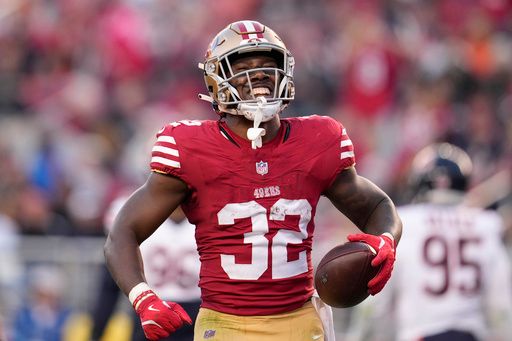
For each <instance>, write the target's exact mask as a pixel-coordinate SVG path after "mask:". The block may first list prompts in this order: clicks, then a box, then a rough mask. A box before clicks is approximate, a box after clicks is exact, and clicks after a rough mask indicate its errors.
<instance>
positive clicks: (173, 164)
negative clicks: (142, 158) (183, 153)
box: [151, 156, 181, 168]
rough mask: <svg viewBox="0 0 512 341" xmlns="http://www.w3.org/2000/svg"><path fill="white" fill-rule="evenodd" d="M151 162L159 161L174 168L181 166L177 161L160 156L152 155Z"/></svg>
mask: <svg viewBox="0 0 512 341" xmlns="http://www.w3.org/2000/svg"><path fill="white" fill-rule="evenodd" d="M151 162H156V163H161V164H162V165H166V166H171V167H174V168H181V165H180V163H179V162H178V161H174V160H169V159H166V158H163V157H160V156H153V157H152V158H151Z"/></svg>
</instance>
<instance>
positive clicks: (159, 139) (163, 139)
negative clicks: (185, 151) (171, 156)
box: [156, 135, 176, 144]
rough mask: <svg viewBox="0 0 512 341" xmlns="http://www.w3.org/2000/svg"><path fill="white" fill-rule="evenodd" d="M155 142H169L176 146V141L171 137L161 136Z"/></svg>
mask: <svg viewBox="0 0 512 341" xmlns="http://www.w3.org/2000/svg"><path fill="white" fill-rule="evenodd" d="M156 140H157V142H169V143H172V144H176V140H175V139H174V137H172V136H167V135H162V136H158V138H157V139H156Z"/></svg>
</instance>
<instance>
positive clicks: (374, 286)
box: [347, 233, 396, 295]
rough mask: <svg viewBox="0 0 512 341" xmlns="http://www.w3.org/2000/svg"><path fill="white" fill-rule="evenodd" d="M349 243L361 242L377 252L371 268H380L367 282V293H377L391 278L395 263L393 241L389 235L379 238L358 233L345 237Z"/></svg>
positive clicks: (384, 234)
mask: <svg viewBox="0 0 512 341" xmlns="http://www.w3.org/2000/svg"><path fill="white" fill-rule="evenodd" d="M347 239H348V240H349V241H351V242H363V243H366V244H368V245H370V246H371V247H373V248H374V249H375V250H376V251H377V255H375V258H374V259H373V260H372V266H373V267H378V266H381V268H380V270H379V272H378V273H377V274H376V275H375V277H373V278H372V279H371V280H370V281H369V282H368V292H369V293H370V294H371V295H375V294H377V293H379V292H380V291H381V290H382V289H383V288H384V286H385V285H386V283H387V281H388V280H389V278H390V277H391V272H392V271H393V265H394V263H395V253H396V251H395V240H394V238H393V236H392V235H391V233H383V234H381V235H380V236H375V235H373V234H366V233H359V234H351V235H348V236H347Z"/></svg>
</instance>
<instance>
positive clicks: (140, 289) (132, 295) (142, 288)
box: [128, 282, 151, 305]
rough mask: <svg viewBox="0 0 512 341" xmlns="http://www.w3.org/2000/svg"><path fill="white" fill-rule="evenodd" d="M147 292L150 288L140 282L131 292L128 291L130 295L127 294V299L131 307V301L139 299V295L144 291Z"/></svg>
mask: <svg viewBox="0 0 512 341" xmlns="http://www.w3.org/2000/svg"><path fill="white" fill-rule="evenodd" d="M148 290H151V288H150V287H149V285H148V284H147V283H146V282H140V283H139V284H137V285H136V286H134V287H133V288H132V290H130V293H129V294H128V299H129V300H130V303H131V304H132V305H133V301H135V299H136V298H137V297H139V295H140V294H142V293H143V292H144V291H148Z"/></svg>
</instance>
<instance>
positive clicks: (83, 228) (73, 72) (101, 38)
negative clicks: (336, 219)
mask: <svg viewBox="0 0 512 341" xmlns="http://www.w3.org/2000/svg"><path fill="white" fill-rule="evenodd" d="M240 19H254V20H259V21H261V22H263V23H264V24H267V25H269V26H270V27H272V28H273V29H274V30H275V31H276V32H279V34H280V35H281V36H282V37H283V39H284V41H285V42H286V44H287V46H288V48H289V49H290V50H291V51H292V53H293V54H294V56H295V59H296V88H297V95H296V100H295V102H294V103H293V105H291V106H290V108H289V109H288V110H287V111H286V112H285V116H287V115H293V116H296V115H307V114H315V113H317V114H323V115H331V116H333V117H336V118H337V119H339V120H340V121H341V122H343V124H344V125H345V126H346V127H347V130H348V132H349V134H350V135H351V138H352V140H353V141H354V144H355V150H356V155H357V160H358V171H359V173H361V174H362V175H364V176H366V177H368V178H370V179H372V180H373V181H375V182H376V183H378V184H379V185H380V186H382V187H383V188H384V189H385V190H387V191H388V193H390V194H391V195H392V197H393V199H394V200H395V201H396V202H397V203H401V201H403V200H405V198H404V193H405V190H404V189H405V182H406V181H405V178H406V177H405V175H406V174H405V173H406V169H407V166H408V162H409V161H410V158H411V156H412V155H413V154H414V153H415V152H416V151H417V150H419V149H420V148H421V147H423V146H425V145H427V144H429V143H431V142H433V141H441V140H443V141H449V142H452V143H454V144H456V145H458V146H461V147H462V148H463V149H465V150H466V151H467V152H468V153H469V154H470V155H471V156H472V157H473V158H474V160H475V166H476V167H475V176H474V178H473V182H474V184H473V185H477V184H480V183H482V182H483V181H485V180H487V179H489V178H490V177H491V176H493V175H495V174H498V173H499V172H500V171H505V172H507V174H508V173H509V171H510V169H511V168H512V165H511V161H512V158H511V156H512V81H511V80H512V78H511V77H512V62H511V61H512V2H511V1H509V0H437V1H432V0H429V1H426V0H423V1H422V0H388V1H385V0H382V1H369V0H363V1H361V0H344V1H336V0H325V1H306V0H293V1H291V0H290V1H271V0H244V1H229V0H216V1H214V2H209V1H202V0H187V1H167V0H124V1H121V0H9V1H7V2H3V3H2V6H1V8H0V51H1V53H0V54H1V55H0V160H1V162H0V214H1V215H2V216H3V217H4V218H5V219H10V220H12V225H13V226H17V227H16V228H17V229H18V231H19V232H21V233H22V234H37V235H102V234H103V226H102V218H103V214H104V211H105V209H106V207H108V204H109V203H110V201H111V200H112V199H113V198H114V197H115V196H116V195H117V193H119V192H120V191H122V189H123V188H125V187H126V186H133V185H136V184H140V183H141V182H142V181H144V176H145V174H147V172H148V164H147V160H148V158H149V148H150V146H151V141H152V138H153V136H154V134H155V133H156V131H157V130H158V129H159V128H160V127H161V126H162V125H163V124H165V123H167V122H171V121H175V120H180V119H215V118H216V115H215V113H214V112H213V110H212V109H211V107H210V106H209V104H208V103H206V102H201V101H199V100H198V98H197V94H198V93H200V92H204V91H205V90H204V84H203V78H202V75H201V72H200V70H199V69H198V68H197V63H198V62H201V61H202V58H203V56H204V52H205V49H206V46H207V44H208V42H209V41H210V40H211V38H212V37H213V35H214V34H215V33H216V32H218V31H219V30H220V29H222V28H223V27H224V26H225V25H226V24H227V23H229V22H232V21H236V20H240ZM505 179H507V177H505ZM499 187H501V188H503V186H499ZM509 201H510V195H509V194H508V195H507V193H505V194H504V195H503V196H502V197H501V198H497V199H496V200H493V202H487V203H485V205H494V206H496V205H497V206H499V207H508V205H506V203H507V202H509ZM507 214H509V215H510V213H507ZM509 224H510V220H509Z"/></svg>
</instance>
